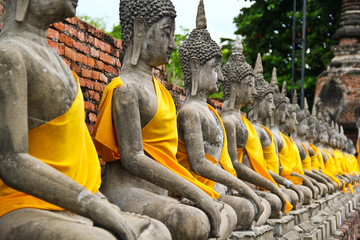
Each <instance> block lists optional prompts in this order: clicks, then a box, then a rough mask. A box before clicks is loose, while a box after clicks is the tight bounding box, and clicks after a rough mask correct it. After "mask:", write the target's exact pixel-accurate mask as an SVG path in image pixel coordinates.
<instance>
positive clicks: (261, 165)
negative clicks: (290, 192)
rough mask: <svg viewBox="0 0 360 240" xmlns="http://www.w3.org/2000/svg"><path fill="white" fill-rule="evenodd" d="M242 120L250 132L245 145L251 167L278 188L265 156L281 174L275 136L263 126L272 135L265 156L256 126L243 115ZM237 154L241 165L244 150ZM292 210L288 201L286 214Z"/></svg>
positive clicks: (239, 150) (276, 171) (238, 150)
mask: <svg viewBox="0 0 360 240" xmlns="http://www.w3.org/2000/svg"><path fill="white" fill-rule="evenodd" d="M241 119H242V120H243V122H244V125H245V127H246V129H247V130H248V139H247V141H246V144H245V149H246V152H247V154H248V156H249V160H250V163H251V166H252V167H253V169H254V171H255V172H257V173H258V174H260V175H261V176H263V177H264V178H266V179H267V180H269V181H270V182H272V183H274V184H275V185H276V186H278V184H277V183H276V182H275V180H274V179H273V178H272V176H271V175H270V173H269V172H268V171H267V169H268V168H269V165H268V164H267V161H266V159H265V156H267V157H268V159H269V163H270V167H271V169H270V170H272V169H273V170H274V171H273V172H275V173H277V174H278V173H279V160H278V157H277V155H276V151H275V145H274V141H273V135H272V134H271V132H270V131H269V130H268V129H267V128H266V127H264V126H263V127H264V129H265V131H267V132H268V133H270V134H271V135H270V137H271V144H270V145H269V146H268V147H267V148H266V155H265V153H264V152H263V148H262V145H261V142H260V139H259V136H258V135H257V133H256V130H255V128H254V126H253V125H252V124H251V122H250V121H249V120H248V119H247V118H246V117H244V116H242V115H241ZM270 151H272V152H270ZM237 152H238V161H239V162H240V163H242V159H243V149H242V148H238V149H237ZM292 208H293V206H292V205H291V204H290V202H289V201H288V200H286V209H285V212H286V213H288V212H290V210H291V209H292Z"/></svg>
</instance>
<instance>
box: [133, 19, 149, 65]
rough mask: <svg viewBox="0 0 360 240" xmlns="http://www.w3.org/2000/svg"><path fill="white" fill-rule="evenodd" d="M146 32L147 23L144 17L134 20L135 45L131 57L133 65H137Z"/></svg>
mask: <svg viewBox="0 0 360 240" xmlns="http://www.w3.org/2000/svg"><path fill="white" fill-rule="evenodd" d="M145 32H146V23H145V21H144V19H143V18H142V17H135V18H134V45H133V52H132V55H131V64H132V65H137V63H138V61H139V57H140V53H141V47H142V44H143V41H144V37H145Z"/></svg>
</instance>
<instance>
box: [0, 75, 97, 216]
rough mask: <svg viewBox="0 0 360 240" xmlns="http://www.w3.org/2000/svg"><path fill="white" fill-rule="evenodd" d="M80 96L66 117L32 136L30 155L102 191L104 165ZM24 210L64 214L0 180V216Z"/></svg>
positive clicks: (43, 127)
mask: <svg viewBox="0 0 360 240" xmlns="http://www.w3.org/2000/svg"><path fill="white" fill-rule="evenodd" d="M73 75H74V78H75V79H76V81H77V83H78V90H77V91H78V92H77V95H76V98H75V100H74V102H73V103H72V105H71V107H70V109H69V110H68V111H67V112H65V113H64V114H63V115H61V116H59V117H57V118H55V119H53V120H51V121H49V122H47V123H45V124H42V125H41V126H39V127H36V128H34V129H31V130H30V131H29V132H28V153H29V154H30V155H31V156H33V157H35V158H37V159H39V160H40V161H42V162H44V163H46V164H48V165H50V166H51V167H53V168H55V169H57V170H58V171H60V172H61V173H63V174H64V175H66V176H68V177H70V178H71V179H73V180H74V181H76V182H77V183H79V184H80V185H82V186H83V187H85V188H86V189H88V190H89V191H91V192H93V193H96V192H98V190H99V187H100V182H101V176H100V164H99V159H98V156H97V153H96V150H95V147H94V145H93V143H92V141H91V137H90V134H89V132H88V129H87V127H86V124H85V117H84V116H85V114H84V100H83V95H82V92H81V88H80V84H79V80H78V77H77V75H76V74H75V73H73ZM21 208H36V209H45V210H57V211H61V210H63V209H62V208H60V207H58V206H55V205H53V204H50V203H48V202H45V201H43V200H41V199H39V198H36V197H33V196H31V195H28V194H25V193H23V192H19V191H17V190H15V189H13V188H10V187H8V186H7V185H5V184H4V183H3V181H1V180H0V216H2V215H5V214H6V213H9V212H11V211H14V210H16V209H21Z"/></svg>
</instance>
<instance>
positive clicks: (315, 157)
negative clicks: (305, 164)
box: [309, 143, 319, 171]
mask: <svg viewBox="0 0 360 240" xmlns="http://www.w3.org/2000/svg"><path fill="white" fill-rule="evenodd" d="M309 145H310V147H311V148H312V149H313V151H314V155H313V156H310V157H311V168H313V169H315V170H316V171H319V162H318V155H319V152H318V150H317V148H316V147H315V146H314V145H313V144H311V143H309Z"/></svg>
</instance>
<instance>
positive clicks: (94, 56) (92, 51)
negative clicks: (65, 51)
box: [90, 48, 100, 58]
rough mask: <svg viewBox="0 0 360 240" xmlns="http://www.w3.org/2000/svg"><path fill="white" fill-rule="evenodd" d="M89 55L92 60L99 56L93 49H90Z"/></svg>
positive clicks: (97, 51)
mask: <svg viewBox="0 0 360 240" xmlns="http://www.w3.org/2000/svg"><path fill="white" fill-rule="evenodd" d="M90 55H91V56H92V57H93V58H99V56H100V53H99V50H96V49H95V48H90Z"/></svg>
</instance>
